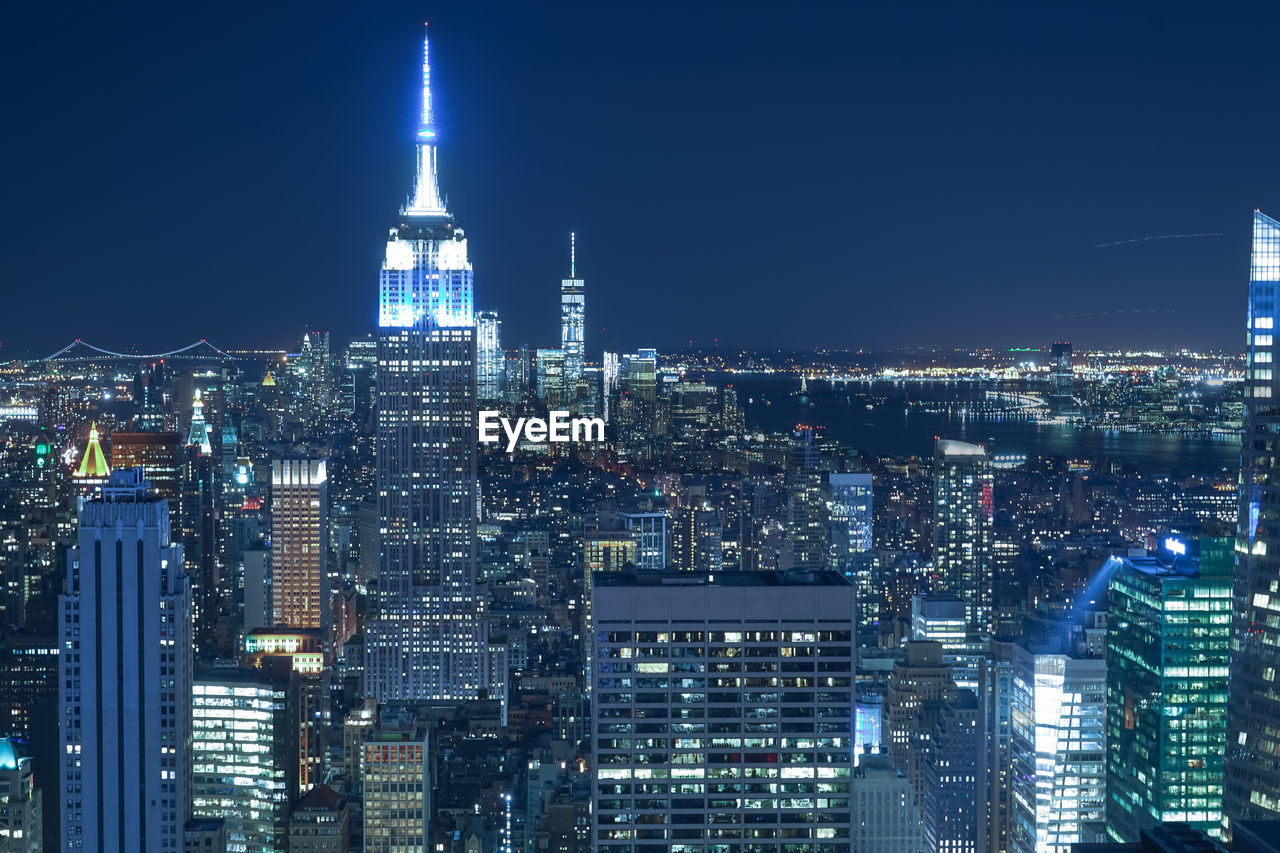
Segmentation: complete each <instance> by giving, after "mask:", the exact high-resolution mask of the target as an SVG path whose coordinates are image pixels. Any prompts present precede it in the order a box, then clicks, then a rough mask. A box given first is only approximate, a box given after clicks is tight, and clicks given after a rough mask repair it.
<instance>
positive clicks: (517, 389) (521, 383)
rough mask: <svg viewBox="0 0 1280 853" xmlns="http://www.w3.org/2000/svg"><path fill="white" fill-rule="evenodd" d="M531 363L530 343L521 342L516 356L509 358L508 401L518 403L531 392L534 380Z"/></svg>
mask: <svg viewBox="0 0 1280 853" xmlns="http://www.w3.org/2000/svg"><path fill="white" fill-rule="evenodd" d="M531 364H532V359H531V358H530V356H529V345H528V344H521V345H520V347H519V348H518V349H517V350H516V355H515V357H514V358H509V359H507V392H506V399H507V402H509V403H518V402H520V400H522V399H524V395H525V394H528V393H529V389H530V388H531V387H532V382H533V380H532V379H531V377H532V375H533V374H532V373H531V372H530V370H531Z"/></svg>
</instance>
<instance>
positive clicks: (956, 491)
mask: <svg viewBox="0 0 1280 853" xmlns="http://www.w3.org/2000/svg"><path fill="white" fill-rule="evenodd" d="M933 484H934V485H933V513H934V516H933V567H934V576H935V577H936V579H937V582H936V583H934V584H933V585H932V586H931V590H932V591H933V592H949V593H951V594H952V595H958V596H960V597H961V598H963V599H964V601H965V605H966V612H967V614H968V629H969V631H970V632H971V633H975V634H985V633H988V632H989V631H990V623H991V616H992V609H993V604H994V584H995V578H994V577H993V576H992V573H991V525H992V498H991V486H992V478H991V460H990V457H989V456H987V451H986V450H984V449H983V448H982V446H981V445H977V444H967V443H965V442H963V441H949V440H947V439H938V442H937V445H936V447H935V455H934V472H933Z"/></svg>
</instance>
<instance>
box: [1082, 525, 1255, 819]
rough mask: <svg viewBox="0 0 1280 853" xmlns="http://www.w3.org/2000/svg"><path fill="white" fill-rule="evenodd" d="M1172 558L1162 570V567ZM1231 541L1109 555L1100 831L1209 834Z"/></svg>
mask: <svg viewBox="0 0 1280 853" xmlns="http://www.w3.org/2000/svg"><path fill="white" fill-rule="evenodd" d="M1166 562H1171V563H1172V564H1171V565H1168V564H1166ZM1232 563H1233V557H1232V541H1231V540H1228V539H1203V540H1201V542H1200V559H1199V561H1198V563H1197V561H1195V560H1193V559H1189V558H1187V557H1181V558H1178V559H1177V560H1175V561H1160V560H1157V559H1155V558H1150V559H1127V558H1115V557H1113V558H1112V559H1111V560H1110V561H1108V565H1107V566H1105V567H1104V568H1103V572H1104V573H1109V574H1110V577H1111V580H1110V585H1109V587H1108V592H1107V608H1108V612H1107V828H1108V831H1109V833H1110V834H1111V836H1112V837H1113V838H1115V839H1116V840H1118V841H1138V840H1140V839H1139V834H1140V832H1141V831H1142V830H1144V829H1148V828H1150V827H1152V826H1154V825H1156V824H1159V823H1162V822H1168V821H1178V822H1182V823H1189V824H1191V825H1192V826H1193V827H1195V828H1197V829H1201V830H1204V831H1206V832H1209V833H1212V834H1217V833H1218V832H1219V831H1220V830H1221V824H1222V755H1223V752H1224V750H1225V747H1226V741H1227V725H1226V711H1227V658H1228V645H1229V642H1230V630H1231V629H1230V623H1231V571H1232Z"/></svg>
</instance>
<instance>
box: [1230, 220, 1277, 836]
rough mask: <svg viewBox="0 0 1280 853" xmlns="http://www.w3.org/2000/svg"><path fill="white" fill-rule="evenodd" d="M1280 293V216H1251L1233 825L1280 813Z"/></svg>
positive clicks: (1235, 623)
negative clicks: (1279, 319)
mask: <svg viewBox="0 0 1280 853" xmlns="http://www.w3.org/2000/svg"><path fill="white" fill-rule="evenodd" d="M1277 298H1280V222H1277V221H1276V220H1274V219H1272V218H1271V217H1270V216H1267V215H1265V214H1264V213H1262V212H1261V211H1255V212H1254V214H1253V258H1252V264H1251V267H1250V275H1249V314H1248V317H1247V331H1246V349H1245V381H1244V441H1243V443H1242V445H1241V460H1240V464H1241V471H1240V495H1239V497H1240V512H1239V522H1238V527H1237V532H1236V540H1237V542H1238V544H1237V561H1238V564H1237V566H1236V571H1235V591H1234V598H1235V607H1234V615H1233V617H1232V628H1231V687H1230V697H1229V701H1228V705H1227V756H1226V766H1225V779H1226V786H1225V789H1224V791H1223V811H1224V812H1225V815H1226V818H1227V821H1228V822H1229V823H1235V822H1236V821H1240V820H1277V819H1280V728H1277V727H1276V725H1275V721H1276V720H1277V719H1280V682H1277V681H1276V680H1275V677H1274V673H1275V672H1276V671H1277V669H1280V622H1277V620H1276V619H1275V618H1274V616H1273V613H1274V608H1275V606H1276V604H1275V602H1276V600H1277V592H1276V590H1275V588H1274V587H1275V579H1276V576H1277V574H1280V479H1277V478H1276V477H1275V476H1274V475H1273V473H1272V472H1273V471H1274V470H1275V469H1276V467H1277V466H1280V446H1278V445H1277V444H1276V443H1275V441H1273V440H1268V439H1267V438H1266V437H1265V436H1266V435H1267V434H1269V433H1273V432H1275V431H1277V430H1280V407H1278V404H1280V399H1278V398H1280V390H1277V389H1278V387H1280V373H1277V372H1276V371H1277V367H1276V364H1275V362H1274V359H1275V356H1276V353H1277V352H1280V347H1277V346H1276V340H1275V335H1276V316H1277V302H1276V300H1277Z"/></svg>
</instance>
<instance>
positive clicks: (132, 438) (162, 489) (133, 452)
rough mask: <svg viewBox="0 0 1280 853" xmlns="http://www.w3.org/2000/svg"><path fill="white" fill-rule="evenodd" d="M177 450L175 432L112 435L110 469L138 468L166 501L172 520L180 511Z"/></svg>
mask: <svg viewBox="0 0 1280 853" xmlns="http://www.w3.org/2000/svg"><path fill="white" fill-rule="evenodd" d="M178 448H179V444H178V434H177V433H176V432H113V433H111V469H112V470H117V469H120V468H141V469H142V473H143V476H145V477H146V479H147V482H148V483H150V484H151V488H153V489H155V490H156V494H157V495H159V496H160V497H162V498H165V499H166V500H168V501H169V509H170V514H171V516H173V514H175V513H176V512H177V511H178V508H179V507H178V496H179V494H180V489H179V487H178V469H179V467H180V456H179V452H178ZM170 521H171V522H176V521H177V518H176V517H171V518H170ZM175 526H176V525H175Z"/></svg>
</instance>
